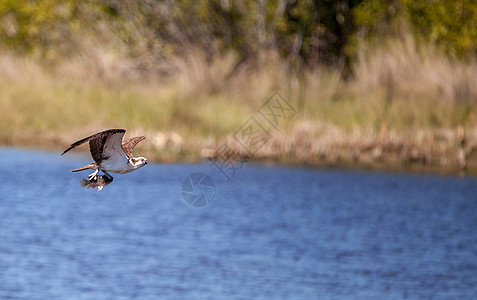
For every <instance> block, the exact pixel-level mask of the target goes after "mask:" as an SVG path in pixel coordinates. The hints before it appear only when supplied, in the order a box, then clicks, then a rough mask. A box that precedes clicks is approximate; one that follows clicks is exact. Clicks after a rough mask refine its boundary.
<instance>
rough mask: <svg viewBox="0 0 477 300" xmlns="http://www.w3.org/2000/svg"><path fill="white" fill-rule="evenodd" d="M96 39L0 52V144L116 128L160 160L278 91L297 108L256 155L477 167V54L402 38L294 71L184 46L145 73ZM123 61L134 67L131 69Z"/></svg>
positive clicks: (41, 142)
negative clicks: (44, 59)
mask: <svg viewBox="0 0 477 300" xmlns="http://www.w3.org/2000/svg"><path fill="white" fill-rule="evenodd" d="M98 51H99V50H97V51H96V52H93V53H92V54H90V55H89V56H87V57H82V58H75V59H71V60H70V61H68V62H63V63H61V64H58V65H57V66H56V67H55V68H54V69H52V68H49V67H45V66H42V65H41V64H38V63H36V62H34V61H32V60H29V59H26V58H22V57H16V56H14V55H12V54H8V53H3V54H0V111H1V112H2V117H1V119H0V143H1V144H4V145H28V146H40V147H45V146H46V147H50V148H54V149H60V148H62V147H64V146H65V145H67V144H69V143H70V142H72V139H76V138H80V137H83V136H85V135H88V134H90V133H92V132H95V131H98V130H102V129H105V128H112V127H124V128H128V129H129V132H128V133H129V134H130V135H134V134H136V133H137V134H145V135H147V136H148V139H147V140H146V141H145V142H144V143H143V145H141V148H142V149H140V150H138V151H143V152H146V153H147V154H149V156H150V157H152V158H153V159H156V160H161V161H178V160H186V161H194V160H197V159H200V158H201V155H204V153H206V154H210V151H204V149H214V148H215V147H217V146H218V145H220V144H221V143H222V142H224V141H225V140H227V139H228V140H231V135H232V134H233V133H234V132H235V131H236V130H237V129H238V128H239V127H240V125H241V124H243V122H245V121H246V120H247V119H248V118H249V117H250V116H253V115H254V114H256V113H257V112H256V110H257V108H258V107H260V105H261V104H262V103H263V102H264V101H265V100H266V99H267V98H268V97H269V96H270V95H271V94H272V93H273V92H274V91H278V92H279V93H280V94H281V95H283V96H284V97H285V98H286V99H287V100H288V101H289V102H290V103H291V104H292V105H293V106H294V107H295V108H296V109H297V110H298V114H297V117H296V118H295V119H294V120H291V121H289V122H287V123H286V124H283V126H282V129H280V130H279V131H273V137H272V139H271V140H270V142H269V143H268V144H267V145H265V146H264V147H263V148H261V149H260V151H258V152H257V153H256V155H255V157H256V158H258V159H273V160H276V161H281V162H287V163H299V164H313V165H333V166H350V167H353V166H365V167H371V168H387V169H389V168H390V169H396V168H418V169H422V170H431V171H456V170H465V169H467V170H469V171H470V172H475V171H477V167H476V166H477V163H476V162H477V155H476V154H475V153H476V152H477V151H476V149H477V148H476V147H477V146H476V145H477V116H476V115H475V107H476V101H475V99H477V63H476V62H475V61H471V62H461V61H458V60H454V59H451V58H448V57H446V56H444V55H442V54H440V53H439V51H438V50H437V49H436V48H434V47H432V46H429V45H427V46H419V47H418V46H417V45H416V44H414V43H413V42H412V41H411V40H410V39H408V40H402V41H396V40H394V41H389V42H387V43H386V44H384V45H383V46H381V47H377V48H376V49H374V50H373V51H364V52H363V53H361V55H360V56H359V59H358V61H357V62H356V64H355V65H354V66H353V67H354V73H355V77H354V78H352V79H350V80H347V81H344V80H343V79H342V77H341V74H340V72H339V71H336V70H322V69H318V70H313V71H307V72H305V74H303V76H302V77H300V78H298V77H297V76H293V75H290V72H289V71H287V70H286V68H285V64H281V63H279V62H277V63H275V64H274V65H268V66H266V67H264V68H263V69H261V70H257V69H256V68H254V66H250V65H247V64H239V63H238V61H237V58H236V57H235V56H234V55H232V54H226V55H224V56H223V57H222V58H220V59H216V60H213V61H208V60H207V59H206V57H205V56H204V55H202V54H201V53H200V52H197V51H192V52H191V53H190V55H189V56H188V57H186V58H183V59H180V60H179V59H178V60H176V61H171V62H169V63H168V68H169V70H170V72H169V75H168V76H148V77H147V80H138V78H143V77H141V76H144V75H141V74H140V73H138V71H137V69H135V68H133V67H132V66H133V64H132V63H131V62H128V61H127V60H125V61H124V60H122V58H121V57H119V56H117V57H116V56H114V55H111V54H108V53H109V52H107V51H106V52H101V51H99V52H98ZM130 70H133V71H132V73H131V74H130V73H129V72H130Z"/></svg>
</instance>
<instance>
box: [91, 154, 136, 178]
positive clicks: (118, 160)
mask: <svg viewBox="0 0 477 300" xmlns="http://www.w3.org/2000/svg"><path fill="white" fill-rule="evenodd" d="M99 167H100V169H101V170H104V171H106V172H111V173H116V174H125V173H129V172H131V171H134V170H135V168H134V166H133V165H132V164H131V163H130V162H129V159H128V157H127V156H126V155H122V156H115V157H114V158H110V159H108V160H104V161H102V162H101V164H100V166H99Z"/></svg>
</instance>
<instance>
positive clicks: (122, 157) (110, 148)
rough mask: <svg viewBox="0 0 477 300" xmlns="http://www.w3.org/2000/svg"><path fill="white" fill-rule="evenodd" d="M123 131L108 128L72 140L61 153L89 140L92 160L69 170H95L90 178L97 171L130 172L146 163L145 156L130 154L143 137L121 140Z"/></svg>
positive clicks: (90, 177) (94, 175) (91, 176)
mask: <svg viewBox="0 0 477 300" xmlns="http://www.w3.org/2000/svg"><path fill="white" fill-rule="evenodd" d="M125 133H126V130H125V129H109V130H105V131H101V132H98V133H96V134H93V135H90V136H88V137H86V138H84V139H81V140H79V141H77V142H74V143H73V144H71V145H70V146H69V147H68V148H67V149H66V150H65V151H63V153H62V154H61V155H63V154H65V153H67V152H68V151H70V150H71V149H74V148H76V147H78V146H80V145H82V144H84V143H86V142H89V151H90V153H91V157H92V158H93V160H94V162H93V163H90V164H88V165H86V166H83V167H81V168H77V169H74V170H71V172H78V171H83V170H87V169H93V170H96V171H95V172H94V173H93V174H91V175H90V176H89V179H90V180H91V179H95V178H96V174H97V173H98V172H99V171H103V173H104V174H105V175H107V176H111V175H109V174H107V172H112V173H118V174H124V173H129V172H132V171H134V170H136V169H138V168H141V167H143V166H144V165H146V164H147V159H146V158H145V157H138V158H136V157H133V155H132V150H133V148H134V147H135V146H136V145H137V144H138V143H139V142H140V141H142V140H144V139H145V137H144V136H138V137H134V138H132V139H129V140H127V141H126V142H122V140H123V137H124V134H125ZM111 178H112V177H111Z"/></svg>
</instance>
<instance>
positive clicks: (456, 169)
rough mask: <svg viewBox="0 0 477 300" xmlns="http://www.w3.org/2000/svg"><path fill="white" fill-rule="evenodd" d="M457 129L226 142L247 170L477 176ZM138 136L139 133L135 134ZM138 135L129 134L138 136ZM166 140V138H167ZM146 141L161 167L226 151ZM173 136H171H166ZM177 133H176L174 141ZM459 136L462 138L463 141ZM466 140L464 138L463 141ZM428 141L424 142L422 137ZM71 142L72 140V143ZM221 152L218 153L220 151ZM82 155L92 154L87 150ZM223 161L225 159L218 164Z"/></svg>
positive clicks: (27, 144)
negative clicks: (443, 136) (246, 144)
mask: <svg viewBox="0 0 477 300" xmlns="http://www.w3.org/2000/svg"><path fill="white" fill-rule="evenodd" d="M459 132H460V130H459V129H457V130H455V132H454V133H453V134H450V135H449V140H447V141H442V140H434V142H430V141H429V140H428V139H425V138H424V139H423V140H421V142H420V143H416V141H413V140H412V139H408V140H406V139H403V138H402V137H393V138H383V139H380V138H376V137H374V138H368V139H365V138H357V137H354V138H353V139H352V138H349V137H345V136H342V137H339V138H337V139H336V140H332V141H330V140H327V137H326V136H325V137H323V136H322V137H319V138H314V139H307V138H305V139H303V136H302V137H301V141H300V142H298V141H297V138H296V136H297V134H296V132H291V133H289V134H286V135H282V136H274V137H273V138H272V139H271V140H270V141H269V143H267V144H266V145H264V147H263V148H262V149H260V151H258V152H257V153H256V155H254V156H250V155H249V154H247V153H245V152H244V151H242V150H241V149H240V147H238V146H237V145H236V143H234V140H233V139H231V138H230V137H227V138H225V139H222V140H223V141H225V142H227V143H229V144H230V145H231V148H232V149H234V153H235V154H236V155H240V157H243V158H245V159H246V160H247V162H246V163H245V164H244V165H246V164H258V165H269V166H270V165H272V166H294V167H305V168H320V169H335V170H336V169H342V170H355V171H372V172H392V173H406V174H433V175H444V176H473V175H477V130H474V131H473V132H472V134H464V135H462V134H461V133H459ZM133 133H134V134H135V133H137V131H134V132H133ZM134 134H129V135H128V136H132V135H134ZM157 134H161V136H163V135H165V134H164V133H157ZM144 135H146V140H145V141H144V142H142V143H141V144H139V145H138V147H137V149H135V151H134V152H135V154H136V155H139V153H140V155H141V156H146V157H148V159H149V160H150V161H151V162H157V163H208V158H214V157H216V158H217V155H215V156H214V150H213V149H216V148H217V147H218V145H220V143H217V142H211V141H210V140H204V139H195V140H194V141H192V142H190V143H185V142H183V140H184V138H181V139H179V140H178V141H172V140H167V141H166V142H162V144H161V145H158V143H157V136H154V134H152V133H151V132H145V133H144ZM166 135H167V134H166ZM171 135H172V136H173V135H174V133H170V134H169V136H171ZM459 136H460V137H461V138H460V139H459ZM462 137H463V138H462ZM421 138H422V136H421ZM68 139H69V138H68ZM71 142H72V140H71V141H70V140H68V141H67V138H66V137H64V136H61V135H49V136H48V137H37V138H36V139H34V140H32V139H29V138H27V137H25V138H18V137H17V138H15V139H6V138H5V137H4V136H0V147H2V148H3V147H5V148H23V149H28V150H42V151H49V152H58V155H60V154H61V151H62V150H63V148H64V147H67V146H68V145H69V144H70V143H71ZM214 146H215V147H214ZM79 151H81V152H84V153H86V152H87V146H85V147H84V149H83V148H81V149H79ZM217 159H220V158H217Z"/></svg>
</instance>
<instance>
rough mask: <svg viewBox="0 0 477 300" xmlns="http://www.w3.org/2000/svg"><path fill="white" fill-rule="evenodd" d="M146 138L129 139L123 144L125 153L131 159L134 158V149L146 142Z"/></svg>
mask: <svg viewBox="0 0 477 300" xmlns="http://www.w3.org/2000/svg"><path fill="white" fill-rule="evenodd" d="M145 138H146V137H145V136H137V137H133V138H132V139H129V140H127V141H126V142H124V143H123V145H122V146H123V149H124V152H125V153H126V155H127V156H128V157H129V158H133V155H132V150H133V149H134V147H136V145H137V144H138V143H139V142H140V141H142V140H144V139H145Z"/></svg>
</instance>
